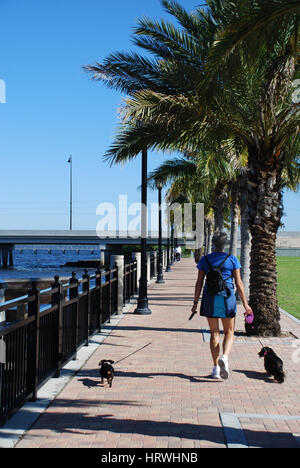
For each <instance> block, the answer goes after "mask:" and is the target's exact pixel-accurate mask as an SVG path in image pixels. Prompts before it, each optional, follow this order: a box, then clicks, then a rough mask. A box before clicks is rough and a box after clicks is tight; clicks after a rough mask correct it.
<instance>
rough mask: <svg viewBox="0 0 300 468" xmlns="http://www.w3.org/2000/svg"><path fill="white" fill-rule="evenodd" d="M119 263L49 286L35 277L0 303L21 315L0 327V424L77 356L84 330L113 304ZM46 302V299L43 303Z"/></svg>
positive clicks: (97, 324)
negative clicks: (0, 358) (0, 359)
mask: <svg viewBox="0 0 300 468" xmlns="http://www.w3.org/2000/svg"><path fill="white" fill-rule="evenodd" d="M128 268H129V269H130V273H129V274H127V275H126V277H128V280H127V281H128V282H129V284H130V287H129V289H128V290H127V293H126V294H127V296H128V294H129V295H133V294H134V293H135V292H136V288H135V286H134V284H136V276H135V282H134V279H133V277H134V275H136V263H134V264H131V265H129V266H128ZM117 292H118V269H117V267H115V268H114V269H108V270H103V271H100V270H97V272H96V274H95V275H91V276H89V274H88V272H87V271H86V272H85V274H84V275H83V278H82V279H81V280H78V279H77V278H76V276H75V274H73V275H72V278H71V279H70V281H69V283H68V284H62V283H61V282H60V281H59V277H58V276H56V277H55V281H54V283H53V284H52V287H51V288H50V289H47V290H44V291H39V290H38V289H37V287H36V283H35V282H33V283H32V289H31V290H30V291H29V294H28V296H24V297H22V298H18V299H14V300H11V301H8V302H6V303H3V304H1V305H0V312H3V311H6V310H16V309H17V310H19V311H20V312H22V315H23V318H22V319H20V320H18V321H16V322H14V323H10V324H6V325H5V326H2V327H1V328H0V339H1V340H2V339H3V340H4V342H5V348H6V359H5V363H4V364H1V363H0V366H1V368H0V425H1V424H3V423H4V422H5V421H7V419H8V418H9V417H10V416H11V415H12V414H13V413H14V412H15V411H16V410H17V409H18V408H19V407H20V406H22V404H23V403H24V402H25V401H26V400H28V399H32V400H35V399H36V398H37V391H38V389H39V388H40V387H41V386H42V385H43V384H44V383H45V382H46V381H47V380H48V379H49V378H51V377H58V376H59V373H60V369H61V368H62V367H63V366H64V365H65V364H66V363H67V362H68V361H70V360H71V359H74V358H76V353H77V351H78V349H79V348H80V347H82V346H84V345H88V342H89V336H90V335H92V334H93V333H95V332H97V331H100V330H101V325H102V324H103V323H104V322H106V321H109V320H110V317H111V315H113V314H114V313H116V312H117V309H118V294H117ZM45 302H46V304H45Z"/></svg>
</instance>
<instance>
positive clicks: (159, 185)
mask: <svg viewBox="0 0 300 468" xmlns="http://www.w3.org/2000/svg"><path fill="white" fill-rule="evenodd" d="M162 187H163V185H162V183H161V182H156V188H157V190H158V230H159V236H158V273H157V280H156V283H164V277H163V265H162V251H161V238H162V222H161V191H162Z"/></svg>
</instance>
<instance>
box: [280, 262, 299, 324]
mask: <svg viewBox="0 0 300 468" xmlns="http://www.w3.org/2000/svg"><path fill="white" fill-rule="evenodd" d="M277 271H278V302H279V306H280V307H282V309H284V310H286V311H287V312H289V313H290V314H292V315H294V316H295V317H297V318H299V319H300V257H277Z"/></svg>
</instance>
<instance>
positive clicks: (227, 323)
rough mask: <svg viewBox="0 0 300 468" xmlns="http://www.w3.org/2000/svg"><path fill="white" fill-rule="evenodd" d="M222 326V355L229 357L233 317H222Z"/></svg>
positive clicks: (232, 333)
mask: <svg viewBox="0 0 300 468" xmlns="http://www.w3.org/2000/svg"><path fill="white" fill-rule="evenodd" d="M222 323H223V328H224V341H223V355H224V356H227V357H229V354H230V351H231V348H232V344H233V341H234V325H235V318H226V319H222Z"/></svg>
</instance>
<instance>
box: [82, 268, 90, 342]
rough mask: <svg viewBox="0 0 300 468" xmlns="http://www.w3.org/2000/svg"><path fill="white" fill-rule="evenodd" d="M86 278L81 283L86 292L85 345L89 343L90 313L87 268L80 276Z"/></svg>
mask: <svg viewBox="0 0 300 468" xmlns="http://www.w3.org/2000/svg"><path fill="white" fill-rule="evenodd" d="M82 277H83V278H84V279H86V283H83V285H82V289H83V291H84V292H87V311H86V342H85V346H88V345H89V331H90V314H91V305H90V299H91V297H90V275H89V273H88V270H84V274H83V276H82Z"/></svg>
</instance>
